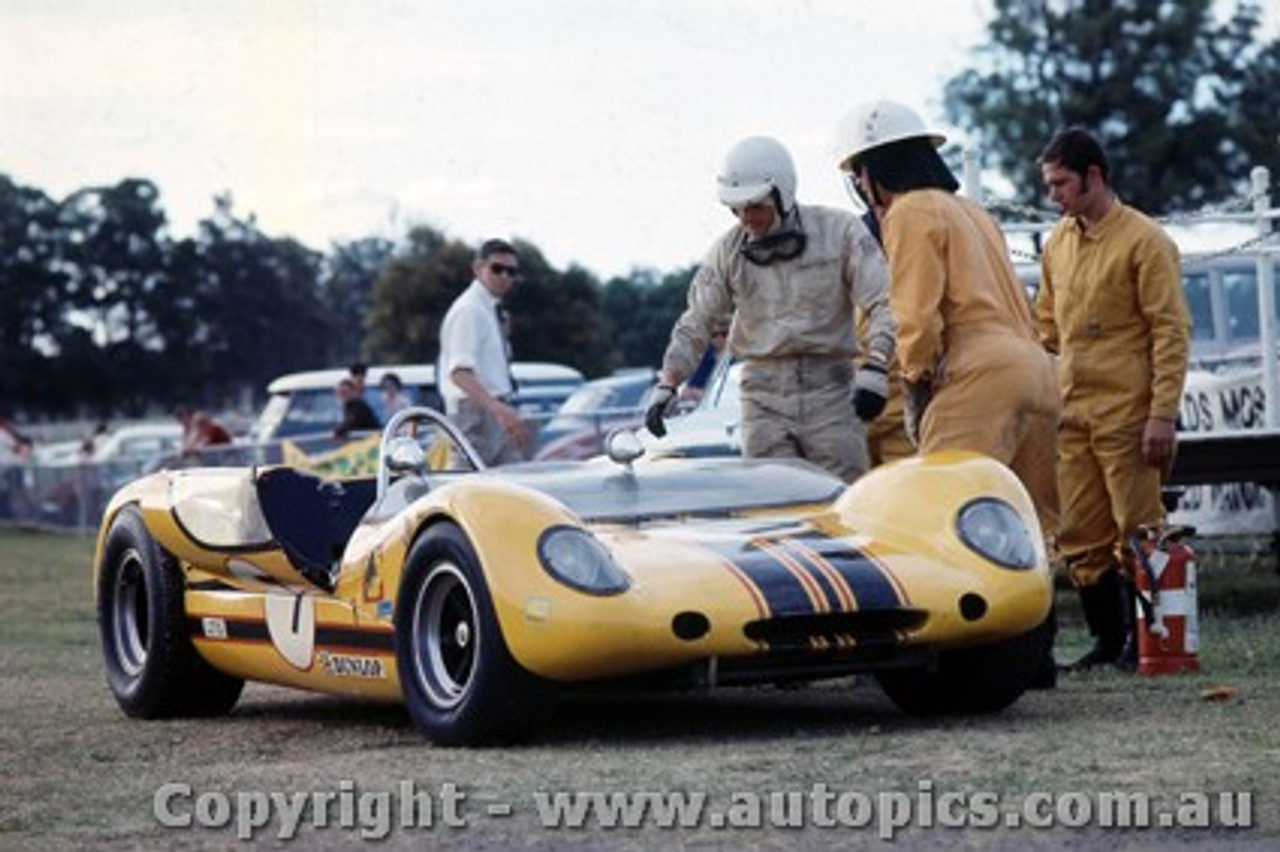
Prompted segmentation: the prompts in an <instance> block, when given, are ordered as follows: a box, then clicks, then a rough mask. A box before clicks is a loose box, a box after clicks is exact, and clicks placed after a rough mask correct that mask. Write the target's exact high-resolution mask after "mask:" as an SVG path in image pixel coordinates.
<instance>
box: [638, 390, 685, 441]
mask: <svg viewBox="0 0 1280 852" xmlns="http://www.w3.org/2000/svg"><path fill="white" fill-rule="evenodd" d="M678 404H679V399H678V397H677V396H676V389H675V388H673V387H672V386H671V385H658V386H657V387H655V388H654V389H653V393H651V394H650V395H649V407H648V409H646V410H645V413H644V425H645V427H646V428H647V429H648V430H649V432H650V433H652V435H653V437H655V438H661V437H662V436H663V435H665V434H667V424H666V423H664V422H663V421H664V420H666V418H668V417H670V416H671V415H672V414H675V412H676V406H677V405H678Z"/></svg>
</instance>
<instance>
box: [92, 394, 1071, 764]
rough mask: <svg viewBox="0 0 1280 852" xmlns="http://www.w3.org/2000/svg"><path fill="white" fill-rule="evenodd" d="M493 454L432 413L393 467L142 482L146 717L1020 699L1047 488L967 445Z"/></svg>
mask: <svg viewBox="0 0 1280 852" xmlns="http://www.w3.org/2000/svg"><path fill="white" fill-rule="evenodd" d="M608 450H609V453H608V455H607V456H601V457H599V458H596V459H592V460H588V461H574V462H544V463H530V464H524V465H513V466H507V467H501V468H491V469H484V466H483V465H482V464H481V463H480V462H479V461H478V460H477V458H476V456H475V453H474V451H473V450H472V448H471V447H470V446H469V445H468V443H467V441H466V439H465V438H464V437H463V436H461V435H460V434H459V433H458V432H457V431H456V429H454V427H453V426H452V424H451V423H450V422H449V421H448V420H446V419H445V418H443V417H442V416H441V415H439V414H437V413H436V412H434V411H433V410H430V409H425V408H413V409H408V410H406V411H403V412H401V413H400V414H398V415H396V416H395V417H394V418H392V420H391V421H390V422H389V423H388V425H387V428H386V430H385V432H384V434H383V436H382V438H381V445H380V447H379V456H378V458H379V464H378V470H377V475H376V476H373V477H365V478H352V479H346V480H339V479H324V478H320V477H318V476H315V475H313V474H310V473H308V472H306V471H304V470H300V469H298V468H297V467H290V466H283V465H273V466H258V467H242V468H199V469H188V470H173V471H161V472H158V473H154V474H151V475H149V476H146V477H144V478H142V479H139V480H137V481H135V482H133V483H130V484H129V485H127V486H125V487H124V488H122V489H121V490H120V491H119V492H118V493H117V494H116V495H115V496H114V497H113V499H112V500H111V503H110V505H109V506H108V508H107V510H106V513H105V515H104V520H103V525H102V529H101V532H100V533H99V537H98V542H97V550H96V560H95V567H94V583H95V589H96V599H97V613H98V627H99V636H100V639H101V643H102V650H103V653H104V657H105V662H106V673H107V680H108V683H109V685H110V687H111V690H112V692H113V693H114V695H115V697H116V700H117V701H118V702H119V704H120V706H121V707H122V708H123V710H124V712H125V713H127V714H128V715H130V716H136V717H141V718H153V717H162V716H177V715H200V714H222V713H227V712H229V711H230V710H231V709H232V707H233V706H234V705H235V703H236V701H237V699H238V698H239V695H240V692H241V689H242V687H243V683H244V681H246V680H254V681H264V682H268V683H274V684H281V685H285V686H291V687H298V688H301V689H308V690H315V691H318V692H326V693H335V694H342V695H351V696H360V697H367V698H374V699H385V700H388V701H404V702H405V704H406V705H407V706H408V709H409V711H410V714H411V715H412V717H413V719H414V721H415V722H416V724H417V725H418V727H419V728H420V729H421V730H422V732H423V733H424V734H425V735H426V736H427V737H428V738H429V739H430V740H431V741H433V742H435V743H438V744H442V745H465V744H473V743H481V742H490V741H502V740H511V739H516V738H520V737H524V736H527V735H529V734H530V733H532V732H533V731H535V730H536V728H537V727H538V726H539V725H540V724H542V723H543V722H545V721H546V720H547V718H548V716H549V713H550V711H551V710H552V709H553V705H554V700H555V698H556V696H557V695H558V694H562V693H565V692H570V691H573V690H574V689H576V688H579V687H583V686H586V685H590V686H591V687H592V689H593V690H597V689H598V688H599V687H601V686H613V685H616V686H618V687H627V688H633V689H634V688H635V687H637V686H638V685H643V686H644V687H646V688H659V687H685V688H704V689H705V688H712V687H716V686H724V685H736V684H750V683H779V682H787V681H800V680H813V679H818V678H826V677H833V676H840V675H846V674H849V673H853V672H870V673H874V675H875V677H876V678H877V679H878V680H879V682H880V684H881V686H882V687H883V688H884V689H885V691H886V692H887V693H888V695H889V696H890V697H891V698H892V699H893V700H894V701H895V702H896V703H897V704H898V705H899V706H901V707H902V708H904V709H905V710H907V711H909V712H912V713H950V712H965V713H973V712H990V711H995V710H999V709H1001V708H1003V707H1005V706H1007V705H1008V704H1010V703H1012V702H1013V701H1015V700H1016V699H1017V698H1018V697H1019V696H1020V695H1021V694H1022V693H1023V691H1024V690H1025V689H1026V688H1027V687H1028V684H1029V682H1030V680H1031V678H1032V676H1033V673H1034V671H1035V668H1036V666H1037V663H1038V662H1039V661H1040V659H1041V657H1042V654H1043V652H1044V649H1045V643H1046V641H1047V640H1048V633H1047V627H1046V625H1047V621H1048V617H1049V611H1050V599H1051V585H1050V575H1049V570H1048V567H1047V564H1046V555H1045V549H1044V544H1043V541H1042V538H1041V534H1040V530H1039V527H1038V525H1037V522H1036V516H1035V513H1034V510H1033V508H1032V505H1031V502H1030V499H1029V498H1028V496H1027V494H1026V492H1025V491H1024V489H1023V488H1022V486H1021V485H1020V483H1019V482H1018V481H1017V479H1016V478H1015V477H1014V476H1013V475H1012V473H1010V471H1009V470H1008V469H1006V468H1005V467H1003V466H1002V465H1000V464H999V463H997V462H995V461H993V460H991V459H988V458H985V457H982V456H978V455H975V454H969V453H946V454H939V455H935V456H926V457H920V458H915V459H911V460H908V461H905V462H899V463H896V464H892V465H888V466H885V467H882V468H878V469H876V470H875V471H873V472H871V473H869V474H867V475H866V476H864V477H863V478H862V479H860V480H859V481H858V482H856V483H855V484H854V485H852V486H848V487H846V486H845V485H844V484H843V483H842V482H840V481H839V480H837V479H835V478H833V477H832V476H830V475H828V474H827V473H825V472H824V471H822V470H819V469H818V468H816V467H813V466H811V465H808V464H806V463H803V462H794V461H782V460H777V461H767V460H744V459H737V458H712V459H655V458H645V457H644V454H643V449H642V447H641V445H640V443H639V441H638V440H637V439H636V437H635V436H634V434H632V433H630V432H619V433H615V434H614V435H612V436H611V437H610V439H609V441H608Z"/></svg>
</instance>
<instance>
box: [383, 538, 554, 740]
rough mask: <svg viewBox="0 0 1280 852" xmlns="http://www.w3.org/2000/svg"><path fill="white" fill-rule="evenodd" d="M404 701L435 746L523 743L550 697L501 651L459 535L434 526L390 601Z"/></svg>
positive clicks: (489, 606) (483, 588)
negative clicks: (395, 599) (521, 740)
mask: <svg viewBox="0 0 1280 852" xmlns="http://www.w3.org/2000/svg"><path fill="white" fill-rule="evenodd" d="M395 618H396V660H397V664H398V666H399V670H400V682H401V687H402V689H403V690H404V696H405V702H406V704H407V705H408V707H409V713H410V715H412V716H413V720H414V722H415V723H416V724H417V726H418V728H419V729H421V730H422V732H423V733H424V734H426V736H427V738H428V739H430V740H431V741H432V742H433V743H435V744H437V745H444V746H455V745H475V744H480V743H486V742H506V741H512V740H518V739H522V738H524V737H526V736H528V735H529V734H530V733H531V732H532V731H534V730H535V729H536V728H537V727H538V726H539V725H540V724H541V723H542V722H543V721H544V720H545V718H546V715H547V712H548V710H549V706H550V695H549V692H548V690H547V688H546V686H545V685H544V684H542V683H541V682H540V681H538V679H537V678H535V677H533V676H532V675H530V674H529V673H528V672H526V671H525V670H524V669H522V668H521V667H520V665H519V664H518V663H516V661H515V660H514V659H512V657H511V653H510V652H509V651H508V650H507V645H506V642H505V641H504V640H503V638H502V631H501V629H500V627H499V625H498V621H497V617H496V616H495V615H494V609H493V601H492V598H491V597H490V595H489V589H488V586H487V585H486V583H485V578H484V574H483V572H482V571H481V570H480V565H479V561H478V560H477V558H476V556H475V551H474V550H473V549H472V547H471V545H470V543H469V542H468V541H467V538H466V536H465V535H464V534H463V532H462V530H460V529H458V527H456V526H454V525H453V524H440V525H437V526H435V527H432V528H431V529H430V530H428V531H427V532H426V533H425V534H424V535H423V536H422V537H421V538H419V539H418V541H417V542H416V543H415V544H414V546H413V548H412V549H411V550H410V551H409V556H408V558H407V560H406V562H405V570H404V576H403V579H402V580H401V583H400V594H399V597H398V599H397V603H396V616H395Z"/></svg>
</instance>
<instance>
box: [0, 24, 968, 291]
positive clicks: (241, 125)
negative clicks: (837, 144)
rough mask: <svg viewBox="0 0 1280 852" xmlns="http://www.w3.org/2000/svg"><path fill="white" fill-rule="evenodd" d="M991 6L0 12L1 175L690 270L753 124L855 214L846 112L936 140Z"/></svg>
mask: <svg viewBox="0 0 1280 852" xmlns="http://www.w3.org/2000/svg"><path fill="white" fill-rule="evenodd" d="M989 7H990V3H989V0H315V1H314V2H306V1H305V0H186V2H183V1H182V0H169V2H161V0H112V1H111V2H108V0H0V173H4V174H8V175H9V176H10V177H11V178H12V179H13V180H14V181H15V182H17V183H18V184H20V185H25V186H33V187H36V188H38V189H41V190H44V191H45V192H47V193H49V194H51V195H53V196H55V197H57V198H61V197H63V196H64V195H65V194H67V193H69V192H72V191H74V190H76V189H79V188H82V187H85V186H91V185H103V184H114V183H116V182H117V181H119V180H121V179H124V178H126V177H142V178H148V179H151V180H153V181H154V182H155V183H156V184H157V185H158V186H159V188H160V191H161V199H162V204H163V207H164V209H165V210H166V211H167V212H168V214H169V216H170V220H171V224H172V228H173V232H174V234H175V235H177V236H185V235H186V234H189V233H190V232H191V230H192V227H193V225H194V223H195V222H196V221H197V220H198V219H199V218H202V217H204V216H206V215H208V213H209V212H210V211H211V210H212V202H211V199H212V196H213V195H214V194H215V193H220V192H222V191H226V190H229V191H230V192H231V193H232V195H233V196H234V198H235V202H236V208H237V210H238V211H239V212H240V213H242V214H247V213H253V214H256V216H257V217H258V222H259V225H260V227H261V228H262V229H263V230H264V231H266V232H267V233H268V234H270V235H272V236H293V237H296V238H298V239H300V240H302V241H303V242H305V243H307V244H308V245H310V246H312V247H313V248H317V249H320V250H327V249H328V248H329V245H330V242H331V241H333V240H345V239H350V238H356V237H361V236H367V235H370V234H379V235H383V236H388V237H391V238H398V237H400V236H401V235H403V233H404V232H405V230H406V229H407V228H408V227H410V226H412V225H415V224H429V225H432V226H434V227H436V228H438V229H441V230H443V231H444V232H445V233H446V234H447V235H449V236H451V237H456V238H460V239H464V240H467V241H468V242H475V241H478V240H480V239H482V238H484V237H486V236H491V235H494V236H514V237H520V238H524V239H527V240H530V241H531V242H533V243H535V244H536V245H538V246H539V247H540V248H541V249H542V250H543V251H544V252H545V253H546V254H547V256H548V259H549V260H550V261H551V262H552V263H553V264H555V265H557V266H560V267H562V268H563V267H565V266H567V265H568V264H569V263H571V262H576V263H579V264H581V265H583V266H585V267H587V268H588V269H590V270H592V271H593V272H595V273H596V274H598V275H601V276H609V275H613V274H620V273H625V272H627V271H628V270H630V269H631V268H632V267H635V266H644V267H655V268H657V269H659V270H661V271H669V270H671V269H674V268H675V267H677V266H682V265H684V264H688V263H692V262H695V261H697V260H698V259H699V258H700V257H701V255H702V253H703V251H704V250H705V249H706V247H707V245H708V244H709V243H710V241H711V240H712V239H713V238H714V237H715V236H716V234H718V233H719V232H720V231H721V230H723V229H724V228H725V227H726V226H727V225H728V224H729V220H728V215H727V213H726V212H725V211H724V209H723V208H722V207H720V206H719V205H718V204H717V203H716V201H715V183H714V178H715V173H716V169H717V167H718V165H719V162H720V159H721V157H722V155H723V153H724V151H725V150H726V149H727V148H728V147H729V146H730V145H731V144H732V143H733V142H734V141H736V140H737V139H738V138H740V137H741V136H744V135H747V134H751V133H768V134H771V135H775V136H777V137H778V138H780V139H781V140H782V141H783V142H784V143H786V144H787V145H788V147H790V148H791V150H792V153H793V155H794V156H795V159H796V161H797V165H798V167H799V172H800V192H799V195H800V198H801V200H802V201H807V202H810V203H828V204H837V205H844V204H847V203H848V202H847V199H846V197H845V195H844V190H843V187H842V185H841V183H840V180H839V176H838V174H837V172H836V170H835V168H834V165H833V162H834V161H833V158H832V156H831V140H832V134H833V131H834V127H835V124H836V122H837V121H838V120H839V118H840V116H841V115H842V114H843V113H844V112H845V111H847V110H848V109H849V108H851V107H852V106H853V104H854V103H856V102H857V101H859V100H862V99H867V98H874V97H891V98H895V99H899V100H903V101H905V102H907V103H909V104H911V105H913V106H916V107H917V108H918V109H919V110H920V111H921V112H922V113H923V114H924V115H925V117H926V120H928V121H930V122H931V123H934V124H936V125H938V126H940V127H942V129H944V130H950V128H947V127H945V125H944V124H943V122H942V120H941V119H942V115H941V110H940V108H939V100H940V98H941V93H942V87H943V83H944V82H945V80H947V79H948V78H949V77H951V76H952V75H954V74H955V73H957V72H958V71H960V70H961V69H963V67H964V66H965V64H966V62H967V60H968V58H969V56H968V51H969V50H970V49H971V48H972V47H973V46H975V45H976V44H978V43H979V42H980V41H982V40H984V39H985V30H984V27H985V23H986V21H987V18H988V15H989Z"/></svg>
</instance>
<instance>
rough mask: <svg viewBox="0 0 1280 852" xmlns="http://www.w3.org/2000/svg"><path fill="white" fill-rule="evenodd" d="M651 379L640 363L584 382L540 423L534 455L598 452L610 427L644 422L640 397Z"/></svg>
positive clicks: (651, 373)
mask: <svg viewBox="0 0 1280 852" xmlns="http://www.w3.org/2000/svg"><path fill="white" fill-rule="evenodd" d="M655 381H657V378H656V374H655V373H654V371H653V370H651V369H649V368H647V367H644V368H640V369H635V370H623V371H619V372H617V373H614V374H613V375H612V376H605V377H604V378H600V379H592V380H591V381H589V382H586V383H585V384H583V385H582V386H581V387H580V388H578V389H577V390H576V391H574V392H573V393H572V394H571V395H570V396H569V398H568V399H566V400H565V401H564V403H563V404H562V405H561V406H560V409H559V410H558V411H557V412H556V414H555V416H554V417H552V418H551V419H550V420H548V421H547V422H546V424H545V425H544V426H543V427H542V429H541V431H540V432H539V433H538V448H539V449H538V451H537V453H536V454H535V458H537V459H539V460H543V459H585V458H590V457H591V456H596V455H599V454H600V453H602V452H603V451H604V438H605V436H606V435H608V434H609V432H610V431H612V430H613V429H617V428H619V427H635V426H639V425H640V424H641V423H643V422H644V401H645V399H646V398H647V396H648V394H649V390H650V389H651V388H652V387H653V385H654V382H655Z"/></svg>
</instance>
